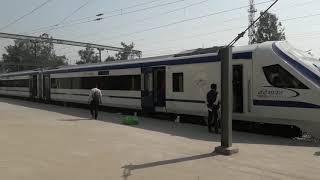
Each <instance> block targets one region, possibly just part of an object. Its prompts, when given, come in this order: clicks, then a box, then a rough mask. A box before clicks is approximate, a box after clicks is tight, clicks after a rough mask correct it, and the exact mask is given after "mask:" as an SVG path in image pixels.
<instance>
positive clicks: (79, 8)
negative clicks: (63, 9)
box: [57, 0, 93, 25]
mask: <svg viewBox="0 0 320 180" xmlns="http://www.w3.org/2000/svg"><path fill="white" fill-rule="evenodd" d="M91 1H93V0H88V1H86V2H85V3H84V4H82V5H81V6H80V7H78V8H77V9H75V10H74V11H72V12H71V13H70V14H69V15H67V16H66V17H65V18H63V19H62V20H61V21H60V22H59V23H58V24H57V25H60V24H62V23H64V22H65V21H66V20H67V19H69V18H70V17H71V16H73V15H74V14H75V13H77V12H78V11H80V10H81V9H82V8H84V7H85V6H87V5H88V4H89V3H90V2H91Z"/></svg>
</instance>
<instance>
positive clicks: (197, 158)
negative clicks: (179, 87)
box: [0, 98, 320, 180]
mask: <svg viewBox="0 0 320 180" xmlns="http://www.w3.org/2000/svg"><path fill="white" fill-rule="evenodd" d="M88 117H89V112H88V111H87V110H85V109H77V108H66V107H62V106H54V105H47V104H41V103H33V102H28V101H21V100H12V99H7V98H0V145H1V147H0V179H1V180H70V179H77V180H88V179H92V180H108V179H111V180H112V179H115V180H117V179H120V180H121V179H124V180H143V179H146V180H170V179H182V180H212V179H219V180H220V179H237V180H251V179H254V180H255V179H258V180H261V179H263V180H266V179H294V180H295V179H296V180H301V179H306V180H319V179H320V156H319V155H320V153H319V151H320V148H319V147H320V145H319V144H316V143H310V142H302V141H295V140H291V139H285V138H279V137H271V136H263V135H256V134H249V133H242V132H234V146H236V147H238V148H239V150H240V152H239V153H238V154H235V155H233V156H222V155H216V154H212V153H211V152H212V151H213V150H214V148H215V147H216V146H219V145H220V139H219V138H220V137H219V135H214V134H209V133H207V131H206V130H207V129H206V128H205V127H203V126H197V125H191V124H177V123H174V122H169V121H164V120H156V119H151V118H140V124H139V125H137V126H125V125H121V124H120V122H121V118H122V117H123V116H122V115H120V114H113V113H106V112H103V113H101V116H100V119H99V120H89V119H88Z"/></svg>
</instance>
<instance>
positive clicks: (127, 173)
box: [121, 153, 217, 180]
mask: <svg viewBox="0 0 320 180" xmlns="http://www.w3.org/2000/svg"><path fill="white" fill-rule="evenodd" d="M216 155H217V154H215V153H206V154H200V155H195V156H189V157H182V158H176V159H170V160H163V161H155V162H150V163H144V164H137V165H132V164H129V165H125V166H123V167H121V168H123V174H122V177H123V179H125V180H127V179H128V177H129V176H130V175H132V174H131V172H132V171H134V170H139V169H146V168H152V167H157V166H163V165H170V164H175V163H181V162H186V161H193V160H199V159H204V158H209V157H214V156H216Z"/></svg>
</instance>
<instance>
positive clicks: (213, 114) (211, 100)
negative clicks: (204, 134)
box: [207, 84, 220, 134]
mask: <svg viewBox="0 0 320 180" xmlns="http://www.w3.org/2000/svg"><path fill="white" fill-rule="evenodd" d="M218 95H219V94H218V92H217V85H216V84H211V90H210V91H209V92H208V93H207V107H208V131H209V132H212V118H213V125H214V130H215V133H216V134H218V133H219V131H218V128H219V124H218V110H219V107H220V102H219V99H218Z"/></svg>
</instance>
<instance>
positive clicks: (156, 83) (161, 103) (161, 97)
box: [153, 67, 166, 107]
mask: <svg viewBox="0 0 320 180" xmlns="http://www.w3.org/2000/svg"><path fill="white" fill-rule="evenodd" d="M153 92H154V93H153V99H154V105H155V106H156V107H165V106H166V69H165V67H155V68H153Z"/></svg>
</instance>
